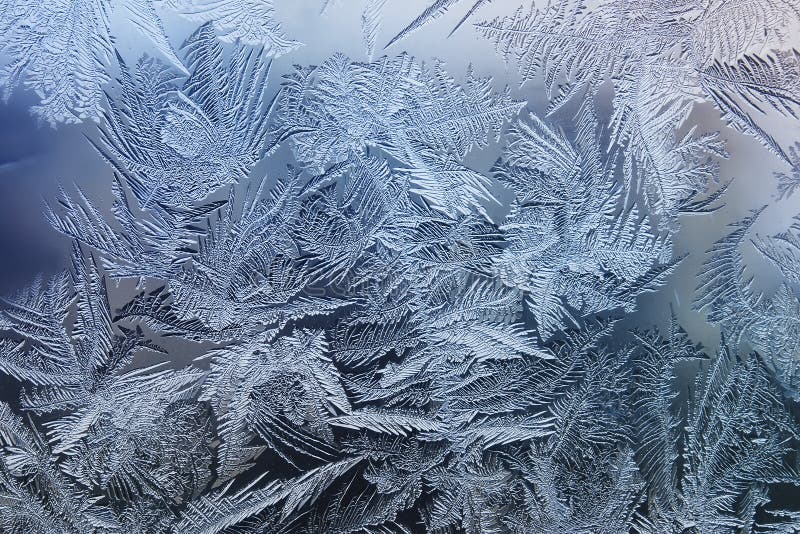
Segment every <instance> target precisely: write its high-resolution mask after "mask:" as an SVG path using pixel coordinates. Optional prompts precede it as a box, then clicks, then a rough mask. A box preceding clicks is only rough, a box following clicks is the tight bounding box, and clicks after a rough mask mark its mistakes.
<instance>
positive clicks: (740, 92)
mask: <svg viewBox="0 0 800 534" xmlns="http://www.w3.org/2000/svg"><path fill="white" fill-rule="evenodd" d="M798 25H800V11H799V10H798V8H797V6H796V5H795V4H794V3H792V2H788V1H782V0H777V1H771V0H768V1H758V0H753V1H747V2H740V3H736V5H735V6H734V5H732V4H731V5H728V4H726V3H724V2H695V1H686V2H679V3H678V4H677V5H675V6H672V7H669V8H668V7H667V6H666V4H664V3H663V2H660V1H653V2H644V3H643V4H641V5H638V6H637V10H636V13H635V14H634V13H631V11H630V6H629V4H628V3H627V2H617V1H615V0H608V1H602V2H600V3H599V5H598V6H594V7H593V8H588V7H587V5H586V3H584V2H583V1H581V0H577V1H572V0H565V1H554V2H550V3H549V4H548V5H547V6H546V7H543V8H542V9H538V8H537V5H536V4H532V6H531V8H530V10H524V9H523V8H522V7H520V8H519V9H518V10H517V11H516V12H515V13H514V14H513V15H511V16H506V17H498V18H496V19H494V20H492V21H487V22H482V23H479V24H477V28H478V30H479V31H480V32H481V33H482V34H483V35H484V36H485V37H486V38H487V39H490V40H491V42H492V43H494V45H495V47H496V48H497V50H498V52H499V53H501V54H502V56H503V57H504V58H505V59H506V60H511V59H514V60H515V61H516V63H517V65H518V68H519V72H520V75H521V77H522V79H523V81H525V80H533V79H534V78H536V76H537V75H539V74H541V75H542V76H543V78H544V83H545V87H546V89H547V91H548V95H549V97H550V98H551V105H550V112H551V113H554V112H556V111H557V110H559V109H560V108H562V107H564V106H566V105H567V103H568V102H570V101H574V100H575V99H577V98H583V99H584V100H583V101H584V102H585V101H586V100H590V99H591V98H594V97H596V96H597V95H598V93H599V91H600V90H601V87H602V86H603V85H604V83H605V82H606V80H609V79H610V80H611V83H612V85H613V90H614V95H613V107H614V111H613V116H612V119H611V122H610V124H611V135H612V137H613V138H614V139H615V140H616V141H617V142H619V143H622V144H624V145H627V146H628V147H629V148H628V150H627V151H626V152H627V153H626V155H625V157H626V158H627V159H628V164H627V165H626V175H627V177H626V180H628V181H629V182H632V183H636V181H637V180H638V181H640V182H642V187H643V188H644V190H645V193H646V197H647V198H648V200H649V205H650V207H651V209H652V210H654V211H656V212H658V213H661V214H663V215H665V216H667V217H675V216H677V214H678V212H679V211H680V210H679V207H680V204H681V201H682V200H685V199H686V198H687V197H689V196H691V194H692V193H693V192H695V191H698V190H700V191H702V190H704V189H705V187H706V184H707V183H708V182H709V180H712V179H714V177H715V176H716V173H717V171H716V168H715V165H714V163H713V161H712V160H711V159H710V158H713V157H720V156H721V157H724V156H725V152H724V150H723V148H722V146H721V144H720V142H719V140H718V139H717V137H716V135H714V134H701V135H697V134H695V132H694V130H695V128H694V127H693V128H691V129H690V130H689V132H688V133H687V134H686V135H685V136H684V137H677V136H676V130H678V129H679V128H680V127H681V125H684V124H686V122H687V118H688V116H689V113H690V112H691V111H692V109H694V108H695V107H696V106H697V105H698V104H699V103H702V102H710V103H712V104H714V105H715V106H716V107H717V109H718V110H719V112H720V113H721V114H722V116H723V118H724V119H725V120H726V121H728V122H729V123H730V124H732V125H733V126H734V127H736V128H737V129H739V130H742V131H744V132H746V133H749V134H751V135H753V136H755V137H756V138H757V139H759V140H760V141H761V142H762V143H763V144H764V145H765V146H766V147H768V148H769V149H770V150H772V151H773V152H774V153H776V154H777V155H779V156H780V157H782V158H784V159H785V160H788V159H789V156H788V155H787V153H786V151H785V148H784V147H783V146H781V144H780V143H779V142H778V141H776V140H775V139H774V138H773V136H772V135H770V133H769V132H768V131H767V130H766V126H765V125H764V122H765V121H764V117H763V116H764V115H765V113H767V112H768V111H769V112H771V113H772V115H778V116H781V115H783V116H785V117H788V118H790V119H792V120H793V124H794V126H793V127H795V128H796V124H797V123H796V118H797V112H798V105H800V100H798V97H797V95H798V94H800V87H798V85H797V83H798V79H800V78H798V72H800V71H798V68H800V63H798V59H799V58H798V55H797V51H796V50H793V49H791V48H790V42H791V41H790V40H789V39H788V38H787V36H788V35H789V34H790V33H791V32H793V31H797V28H798Z"/></svg>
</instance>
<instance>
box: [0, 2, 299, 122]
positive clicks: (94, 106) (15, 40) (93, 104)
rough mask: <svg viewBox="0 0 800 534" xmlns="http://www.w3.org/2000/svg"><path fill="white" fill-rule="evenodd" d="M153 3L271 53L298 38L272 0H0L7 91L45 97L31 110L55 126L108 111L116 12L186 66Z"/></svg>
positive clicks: (2, 77)
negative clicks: (276, 14)
mask: <svg viewBox="0 0 800 534" xmlns="http://www.w3.org/2000/svg"><path fill="white" fill-rule="evenodd" d="M156 7H159V8H163V9H171V10H174V11H176V12H178V13H180V14H182V15H184V16H186V17H187V18H189V19H190V20H192V21H196V22H200V23H206V22H213V24H214V27H215V29H217V30H218V32H219V33H220V38H221V39H222V40H224V41H228V42H231V41H234V40H239V39H241V41H242V42H244V43H245V44H248V45H258V46H260V47H261V48H262V49H263V50H264V53H266V54H268V55H272V56H279V55H281V54H285V53H287V52H289V51H291V50H293V49H294V48H296V47H297V46H299V43H297V42H295V41H292V40H290V39H287V38H286V37H284V36H283V34H282V33H281V31H280V27H279V25H278V24H277V22H275V21H274V20H273V18H272V16H273V8H272V2H271V1H269V0H255V1H252V0H251V1H242V2H237V3H231V2H219V1H202V0H186V1H183V0H163V1H161V0H120V1H115V2H111V1H110V0H99V1H95V0H56V1H54V2H41V3H35V2H29V1H28V0H9V1H8V2H4V3H3V5H2V6H0V36H2V44H0V52H2V53H3V54H5V55H6V56H7V58H8V61H7V62H6V64H5V65H4V66H3V68H2V70H0V85H2V86H3V87H4V89H5V98H6V99H7V98H8V97H9V96H10V94H11V91H12V90H13V89H14V88H15V87H16V86H18V85H23V86H24V87H25V88H27V89H30V90H32V91H33V92H35V93H36V95H37V97H38V98H39V99H40V100H41V103H40V104H39V105H37V106H35V107H34V108H33V109H32V112H33V113H34V114H35V115H36V116H37V117H39V118H40V119H42V120H44V121H47V122H49V123H50V124H51V125H53V126H55V125H56V124H57V123H75V122H81V121H83V120H84V119H93V120H97V119H98V118H99V116H100V115H101V114H102V113H103V107H102V100H103V90H104V88H105V86H106V83H107V82H108V81H109V75H108V70H109V66H110V65H109V59H110V58H111V57H112V56H113V55H114V46H113V38H112V33H111V32H112V27H111V20H112V19H119V20H122V21H124V23H125V24H127V25H129V26H130V27H131V28H134V29H136V30H138V31H139V32H141V33H142V34H144V35H145V36H146V37H147V38H148V39H149V40H150V42H151V43H152V45H153V46H154V47H155V48H156V50H158V52H159V53H160V54H161V56H162V57H161V58H159V59H162V60H167V61H168V62H170V63H171V64H173V65H174V67H175V68H177V69H178V70H179V71H185V69H184V67H183V65H182V64H181V61H180V60H179V59H178V57H177V56H176V54H175V52H174V50H173V49H172V46H171V45H170V42H169V40H168V38H167V36H166V34H165V33H164V28H163V25H162V22H161V20H160V18H159V16H158V13H157V12H156Z"/></svg>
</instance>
